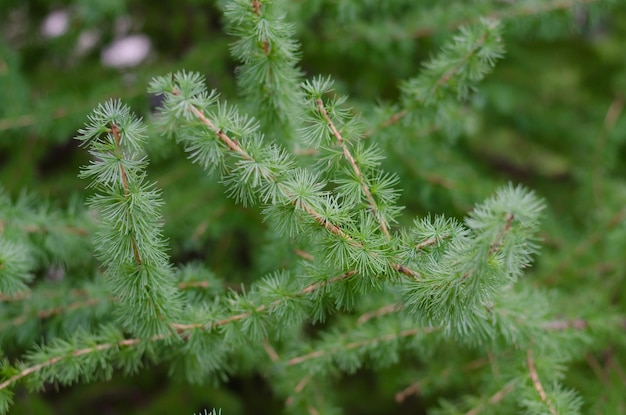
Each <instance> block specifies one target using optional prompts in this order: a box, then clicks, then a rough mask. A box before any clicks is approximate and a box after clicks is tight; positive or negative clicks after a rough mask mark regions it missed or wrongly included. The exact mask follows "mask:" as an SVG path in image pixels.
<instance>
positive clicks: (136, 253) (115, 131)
mask: <svg viewBox="0 0 626 415" xmlns="http://www.w3.org/2000/svg"><path fill="white" fill-rule="evenodd" d="M110 125H111V133H112V134H113V137H114V138H115V145H116V153H117V156H118V157H119V158H120V159H123V157H124V154H123V152H122V146H121V141H122V139H121V137H120V131H119V129H118V127H117V125H115V123H113V122H111V124H110ZM120 176H121V177H122V185H123V187H124V196H126V197H129V196H130V190H129V188H128V176H127V175H126V170H125V169H124V165H123V164H122V163H120ZM128 218H129V220H130V223H131V227H132V228H134V227H135V224H134V220H133V214H132V213H131V212H130V211H128ZM130 243H131V245H132V247H133V255H134V256H135V262H137V265H139V266H141V265H142V261H141V257H140V256H139V250H138V249H137V241H136V240H135V236H134V235H131V236H130Z"/></svg>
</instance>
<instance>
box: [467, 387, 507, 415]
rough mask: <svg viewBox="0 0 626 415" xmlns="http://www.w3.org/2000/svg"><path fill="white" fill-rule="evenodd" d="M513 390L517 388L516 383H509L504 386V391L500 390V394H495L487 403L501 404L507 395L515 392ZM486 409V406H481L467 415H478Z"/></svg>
mask: <svg viewBox="0 0 626 415" xmlns="http://www.w3.org/2000/svg"><path fill="white" fill-rule="evenodd" d="M513 388H515V383H514V382H509V383H507V384H506V385H504V387H503V388H502V389H500V390H499V391H498V392H496V393H495V394H493V395H492V396H491V397H490V398H489V400H488V401H487V402H488V403H489V404H491V405H495V404H497V403H499V402H500V401H502V399H504V398H505V397H506V395H508V394H509V393H510V392H511V391H512V390H513ZM484 407H485V405H484V404H480V405H478V406H477V407H476V408H474V409H472V410H471V411H469V412H466V413H465V415H478V414H479V413H480V412H481V411H482V410H483V408H484Z"/></svg>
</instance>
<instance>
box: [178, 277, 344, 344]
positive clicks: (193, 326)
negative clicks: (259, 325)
mask: <svg viewBox="0 0 626 415" xmlns="http://www.w3.org/2000/svg"><path fill="white" fill-rule="evenodd" d="M355 273H356V272H355V271H349V272H346V273H345V274H342V275H339V276H337V277H334V278H331V279H329V280H327V281H322V282H318V283H314V284H311V285H309V286H307V287H306V288H304V289H303V290H302V291H300V292H299V293H298V294H297V295H299V296H302V295H307V294H311V293H313V292H315V291H317V290H319V289H321V288H323V287H325V286H327V285H329V284H333V283H335V282H338V281H342V280H345V279H347V278H350V277H352V276H353V275H354V274H355ZM287 300H288V298H285V299H281V300H276V301H274V302H273V303H271V304H261V305H259V306H258V307H256V308H255V309H254V311H250V312H245V313H240V314H235V315H233V316H230V317H226V318H223V319H221V320H217V321H213V322H209V323H194V324H179V323H172V328H174V329H175V330H176V331H178V332H179V333H181V332H183V331H186V330H193V329H199V328H204V327H210V328H211V329H212V328H215V327H220V326H225V325H228V324H230V323H234V322H237V321H239V320H243V319H245V318H248V317H250V316H252V314H253V313H260V312H263V311H268V310H271V309H272V308H274V307H276V306H277V305H278V304H280V302H281V301H287Z"/></svg>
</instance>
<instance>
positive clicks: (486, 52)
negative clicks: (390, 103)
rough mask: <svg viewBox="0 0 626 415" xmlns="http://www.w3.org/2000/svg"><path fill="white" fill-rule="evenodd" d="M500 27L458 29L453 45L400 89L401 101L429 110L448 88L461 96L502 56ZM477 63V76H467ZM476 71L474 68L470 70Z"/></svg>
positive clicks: (489, 22) (489, 23) (490, 23)
mask: <svg viewBox="0 0 626 415" xmlns="http://www.w3.org/2000/svg"><path fill="white" fill-rule="evenodd" d="M501 49H502V47H501V39H500V33H499V24H498V22H497V20H495V19H483V20H482V21H481V23H480V24H478V25H477V26H475V27H463V28H461V34H460V35H459V36H457V37H456V38H455V41H454V42H450V43H448V44H446V45H445V46H444V47H443V48H442V51H441V52H440V54H439V56H437V57H436V58H434V59H432V60H431V61H430V62H428V63H427V64H426V65H425V69H424V71H423V73H422V74H421V75H419V76H418V77H417V78H414V79H411V80H409V81H407V82H406V83H405V85H404V86H403V88H402V89H403V93H404V95H405V97H404V99H405V100H407V101H408V102H412V105H415V104H418V105H420V106H423V107H427V106H432V105H433V104H435V103H436V102H437V101H438V99H437V97H438V95H441V91H442V90H444V89H447V88H449V87H450V86H451V85H452V83H456V85H454V86H452V88H454V89H456V90H457V93H458V95H460V96H462V95H464V94H465V93H466V92H464V91H465V90H466V89H468V88H472V87H473V85H472V84H474V83H476V82H477V81H479V80H480V79H482V78H483V77H484V75H485V74H486V73H487V72H488V70H489V69H490V68H491V67H492V66H493V60H495V59H496V58H498V57H500V56H501V55H502V50H501ZM475 59H478V61H479V62H480V63H481V64H482V67H481V69H480V71H478V72H477V73H478V75H476V74H474V75H472V76H469V75H468V74H467V72H468V70H467V69H468V65H469V64H470V62H471V61H472V60H475ZM472 70H474V71H476V68H472ZM409 114H410V112H409V109H408V108H404V109H402V110H400V111H398V112H396V113H394V114H392V115H391V116H390V117H389V118H387V119H386V120H384V121H382V122H381V123H380V124H379V125H378V127H376V128H375V129H374V130H370V131H368V132H366V134H365V136H366V137H367V136H370V135H372V134H374V133H375V132H376V131H378V130H380V129H383V128H386V127H389V126H391V125H394V124H397V123H398V122H399V121H401V120H402V119H403V118H404V117H406V116H407V115H409Z"/></svg>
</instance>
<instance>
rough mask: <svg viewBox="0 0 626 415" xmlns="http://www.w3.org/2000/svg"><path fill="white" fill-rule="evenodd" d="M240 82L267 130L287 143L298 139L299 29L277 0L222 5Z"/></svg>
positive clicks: (234, 1) (234, 0)
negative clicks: (291, 21) (232, 38)
mask: <svg viewBox="0 0 626 415" xmlns="http://www.w3.org/2000/svg"><path fill="white" fill-rule="evenodd" d="M223 10H224V18H225V20H226V31H227V33H229V34H231V35H233V36H236V37H237V40H236V41H235V42H234V43H233V44H232V47H231V55H232V56H233V58H235V59H236V60H237V61H239V62H240V63H241V65H240V66H239V67H238V68H237V81H238V86H239V89H240V90H241V92H242V93H243V95H244V96H245V97H246V98H247V99H248V104H249V105H250V107H251V108H255V110H256V113H257V117H258V118H259V120H260V121H261V124H262V125H263V127H264V128H265V131H270V132H272V133H274V134H275V136H277V137H279V138H281V139H282V140H283V141H284V143H285V144H290V141H291V140H293V139H294V138H295V131H296V121H297V120H298V115H297V113H298V105H297V103H298V101H299V100H300V90H299V88H298V84H299V83H300V77H301V73H300V70H299V69H298V68H297V64H298V60H299V44H298V42H297V41H296V40H295V39H294V34H295V27H294V25H293V24H290V23H287V22H286V16H285V12H284V10H285V5H284V4H282V2H281V1H279V0H272V1H267V0H233V1H230V2H227V3H225V5H224V6H223Z"/></svg>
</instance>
